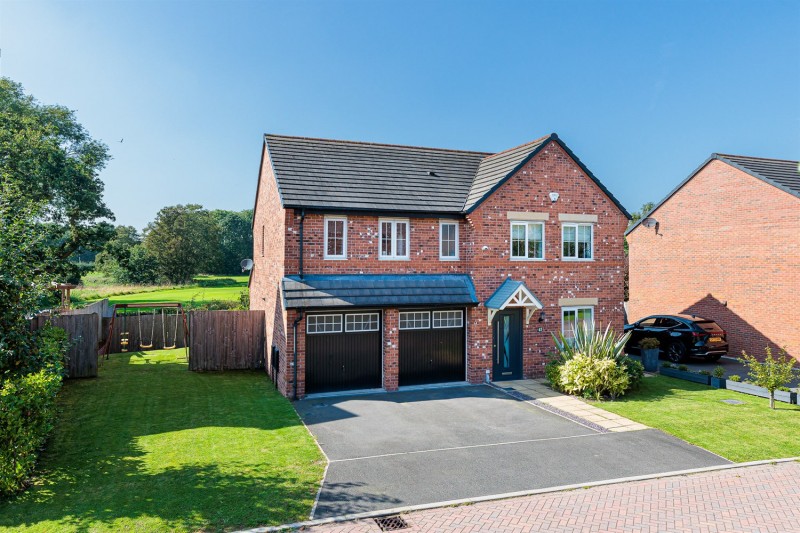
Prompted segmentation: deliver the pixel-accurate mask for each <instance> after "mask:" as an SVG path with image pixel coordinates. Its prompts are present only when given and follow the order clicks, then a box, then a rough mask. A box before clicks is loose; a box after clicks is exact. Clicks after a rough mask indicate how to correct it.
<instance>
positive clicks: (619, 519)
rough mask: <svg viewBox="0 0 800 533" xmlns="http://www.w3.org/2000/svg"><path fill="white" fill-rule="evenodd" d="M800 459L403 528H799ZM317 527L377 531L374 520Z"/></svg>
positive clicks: (531, 499)
mask: <svg viewBox="0 0 800 533" xmlns="http://www.w3.org/2000/svg"><path fill="white" fill-rule="evenodd" d="M798 479H800V463H797V462H787V463H777V464H768V465H760V466H750V467H743V468H734V469H731V470H722V471H716V472H704V473H700V474H693V475H688V476H678V477H668V478H661V479H652V480H647V481H636V482H630V483H620V484H616V485H607V486H602V487H593V488H589V489H583V490H573V491H569V492H555V493H550V494H540V495H536V496H525V497H521V498H514V499H510V500H501V501H495V502H482V503H476V504H474V505H464V506H460V507H445V508H440V509H430V510H426V511H418V512H412V513H408V514H405V515H402V517H403V519H404V520H405V521H406V522H407V524H408V526H409V527H408V528H406V529H403V530H401V531H403V532H404V533H405V532H409V533H410V532H445V531H448V532H449V531H453V532H454V531H458V532H460V533H482V532H497V533H506V532H514V533H517V532H528V531H531V532H532V531H548V532H557V533H573V532H578V531H598V532H609V533H611V532H618V531H619V532H622V531H625V532H630V531H636V532H653V533H655V532H664V531H669V532H683V531H687V532H688V531H692V532H698V533H703V532H709V533H711V532H768V531H770V532H772V531H774V532H780V533H784V532H792V531H800V506H799V505H797V502H798V501H800V483H798ZM309 531H313V532H315V533H323V532H325V533H377V532H380V531H381V529H380V528H379V527H378V526H377V524H376V523H375V521H374V520H371V519H370V520H366V519H365V520H359V521H354V522H342V523H338V524H330V525H323V526H316V527H313V528H311V529H310V530H309Z"/></svg>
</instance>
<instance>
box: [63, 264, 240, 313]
mask: <svg viewBox="0 0 800 533" xmlns="http://www.w3.org/2000/svg"><path fill="white" fill-rule="evenodd" d="M247 280H248V276H195V278H194V280H193V283H192V284H190V285H119V284H114V283H113V282H110V281H109V280H108V278H106V277H105V276H103V275H102V274H99V273H96V272H92V273H89V274H87V275H86V276H84V279H83V286H82V287H81V288H79V289H75V290H74V291H72V302H73V304H75V305H78V306H80V305H83V304H86V303H90V302H92V301H95V300H100V299H102V298H108V299H109V302H110V303H111V304H115V303H147V302H180V303H182V304H184V305H186V306H188V307H197V306H202V305H208V304H211V303H214V302H240V301H241V296H242V293H243V292H244V293H245V294H247V290H248V289H247Z"/></svg>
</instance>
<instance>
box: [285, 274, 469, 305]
mask: <svg viewBox="0 0 800 533" xmlns="http://www.w3.org/2000/svg"><path fill="white" fill-rule="evenodd" d="M283 297H284V300H285V302H286V308H287V309H298V308H302V309H321V308H326V307H415V306H442V305H475V304H477V303H478V299H477V297H476V296H475V286H474V285H473V284H472V279H471V278H470V277H469V276H468V275H466V274H385V275H380V274H342V275H325V274H314V275H307V276H304V277H303V279H300V277H299V276H286V277H284V278H283Z"/></svg>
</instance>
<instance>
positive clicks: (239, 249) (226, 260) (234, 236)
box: [211, 209, 253, 274]
mask: <svg viewBox="0 0 800 533" xmlns="http://www.w3.org/2000/svg"><path fill="white" fill-rule="evenodd" d="M211 216H212V218H213V219H214V222H215V223H216V224H217V229H218V230H219V252H218V254H217V264H216V266H215V269H214V273H215V274H239V273H241V266H240V265H241V262H242V259H247V258H249V257H250V256H251V255H253V228H252V225H253V211H252V209H247V210H245V211H223V210H214V211H211Z"/></svg>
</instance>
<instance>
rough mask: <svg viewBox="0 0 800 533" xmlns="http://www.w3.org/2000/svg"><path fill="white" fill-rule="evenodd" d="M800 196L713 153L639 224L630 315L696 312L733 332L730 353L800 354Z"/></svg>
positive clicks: (632, 243) (633, 236)
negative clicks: (768, 349) (649, 223)
mask: <svg viewBox="0 0 800 533" xmlns="http://www.w3.org/2000/svg"><path fill="white" fill-rule="evenodd" d="M798 213H800V200H798V198H796V197H794V196H792V195H790V194H788V193H786V192H784V191H781V190H780V189H777V188H776V187H773V186H772V185H769V184H767V183H765V182H763V181H761V180H759V179H757V178H754V177H752V176H750V175H748V174H746V173H744V172H742V171H740V170H737V169H735V168H733V167H731V166H729V165H727V164H726V163H723V162H721V161H717V160H713V161H711V162H710V163H709V164H708V165H707V166H706V167H705V168H703V169H702V170H701V171H700V172H698V173H697V174H696V175H695V176H694V178H692V179H691V180H690V181H689V182H688V183H686V185H684V186H683V187H682V188H681V189H680V190H679V191H678V192H677V193H675V195H674V196H672V197H671V198H670V199H669V200H667V202H666V203H664V205H662V206H661V207H659V208H658V209H657V210H656V211H655V212H654V213H653V214H652V215H651V216H652V217H653V218H655V219H656V220H657V221H658V222H659V227H658V234H656V232H655V229H653V228H650V229H648V228H645V227H643V226H639V227H637V228H636V229H635V230H634V231H633V232H631V233H630V235H629V236H628V243H629V248H630V294H631V296H630V302H629V310H630V313H629V318H630V320H631V321H634V320H637V319H639V318H641V317H643V316H646V315H649V314H655V313H694V314H697V315H700V316H704V317H708V318H712V319H714V320H716V321H717V322H719V324H720V325H721V326H722V327H723V328H724V329H725V330H726V331H727V332H728V341H729V343H730V354H731V355H733V356H738V355H740V354H741V351H742V350H746V351H747V352H748V353H750V354H753V355H757V356H763V354H764V347H765V346H767V345H769V346H772V347H778V346H787V347H788V350H789V352H790V353H791V354H792V355H793V356H794V357H796V358H800V328H799V327H798V326H797V323H798V321H797V318H796V317H797V311H796V309H795V307H796V306H794V305H793V304H794V301H795V299H796V296H797V294H798V292H800V237H798V235H800V215H798Z"/></svg>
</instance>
